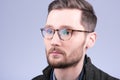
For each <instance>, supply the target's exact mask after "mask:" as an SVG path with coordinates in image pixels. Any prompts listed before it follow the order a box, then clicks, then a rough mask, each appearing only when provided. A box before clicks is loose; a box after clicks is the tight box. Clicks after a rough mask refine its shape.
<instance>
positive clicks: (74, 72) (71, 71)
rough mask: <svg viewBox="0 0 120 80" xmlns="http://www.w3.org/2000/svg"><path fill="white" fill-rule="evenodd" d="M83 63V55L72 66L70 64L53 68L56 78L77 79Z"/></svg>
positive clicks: (58, 79)
mask: <svg viewBox="0 0 120 80" xmlns="http://www.w3.org/2000/svg"><path fill="white" fill-rule="evenodd" d="M83 64H84V57H82V59H81V61H79V63H78V64H76V65H74V66H70V67H67V68H64V69H62V68H55V69H54V73H55V76H56V78H57V80H77V79H78V77H79V75H80V73H81V71H82V69H83Z"/></svg>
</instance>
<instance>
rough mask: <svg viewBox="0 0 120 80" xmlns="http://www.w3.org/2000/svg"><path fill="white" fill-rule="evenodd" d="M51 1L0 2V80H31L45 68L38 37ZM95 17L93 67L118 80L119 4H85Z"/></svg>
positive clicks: (96, 0)
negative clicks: (89, 5)
mask: <svg viewBox="0 0 120 80" xmlns="http://www.w3.org/2000/svg"><path fill="white" fill-rule="evenodd" d="M51 1H52V0H0V80H31V79H32V78H33V77H35V76H37V75H39V74H41V73H42V70H43V69H44V68H45V67H46V66H47V61H46V56H45V46H44V42H43V38H42V36H41V34H40V28H41V27H44V24H45V21H46V17H47V7H48V4H49V3H50V2H51ZM88 1H89V2H90V3H91V4H92V5H93V7H94V9H95V12H96V15H97V17H98V23H97V28H96V32H97V42H96V44H95V46H94V47H93V48H91V49H89V50H88V52H87V54H88V56H90V57H91V59H92V62H93V64H95V65H96V66H97V67H98V68H100V69H101V70H103V71H105V72H107V73H108V74H110V75H112V76H114V77H117V78H120V9H119V8H120V0H88Z"/></svg>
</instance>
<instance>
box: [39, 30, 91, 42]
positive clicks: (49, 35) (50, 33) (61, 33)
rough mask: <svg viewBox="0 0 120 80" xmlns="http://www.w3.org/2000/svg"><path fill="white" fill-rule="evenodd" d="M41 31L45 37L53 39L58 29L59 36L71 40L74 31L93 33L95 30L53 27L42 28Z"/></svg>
mask: <svg viewBox="0 0 120 80" xmlns="http://www.w3.org/2000/svg"><path fill="white" fill-rule="evenodd" d="M40 30H41V33H42V36H43V37H44V38H45V39H49V40H50V39H52V38H53V36H54V34H55V32H56V31H57V34H58V36H59V38H60V39H61V40H63V41H65V40H69V39H70V38H71V37H72V34H73V32H85V33H91V32H93V31H84V30H73V29H66V28H63V29H52V28H41V29H40Z"/></svg>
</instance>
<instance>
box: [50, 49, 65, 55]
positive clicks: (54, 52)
mask: <svg viewBox="0 0 120 80" xmlns="http://www.w3.org/2000/svg"><path fill="white" fill-rule="evenodd" d="M48 54H49V55H52V56H60V55H63V54H64V51H62V50H60V49H58V48H54V49H53V48H52V49H50V50H49V52H48Z"/></svg>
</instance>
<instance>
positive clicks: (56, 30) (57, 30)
mask: <svg viewBox="0 0 120 80" xmlns="http://www.w3.org/2000/svg"><path fill="white" fill-rule="evenodd" d="M56 32H57V33H56ZM55 34H57V36H58V38H59V39H60V40H61V38H60V35H59V29H55V30H54V33H53V37H52V39H53V38H54V36H56V35H55Z"/></svg>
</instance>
